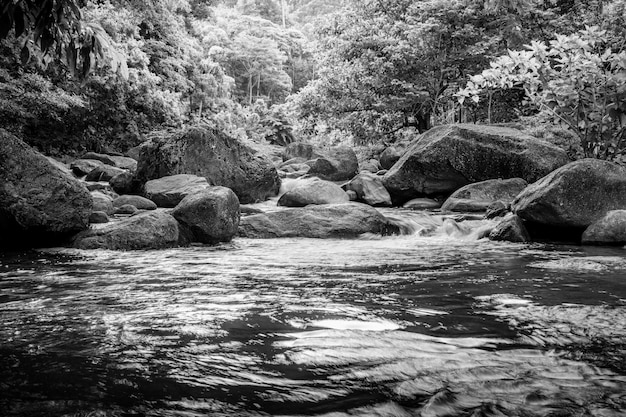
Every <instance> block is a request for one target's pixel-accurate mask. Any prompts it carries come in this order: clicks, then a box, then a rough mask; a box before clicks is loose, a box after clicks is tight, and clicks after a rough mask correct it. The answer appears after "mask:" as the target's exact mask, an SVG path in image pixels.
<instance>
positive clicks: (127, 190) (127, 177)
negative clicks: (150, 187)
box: [109, 171, 142, 194]
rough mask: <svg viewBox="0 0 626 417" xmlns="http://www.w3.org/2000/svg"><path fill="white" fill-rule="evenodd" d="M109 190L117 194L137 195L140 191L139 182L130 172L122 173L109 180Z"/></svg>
mask: <svg viewBox="0 0 626 417" xmlns="http://www.w3.org/2000/svg"><path fill="white" fill-rule="evenodd" d="M109 184H110V185H111V188H112V189H113V190H114V191H115V192H116V193H118V194H138V193H139V192H140V191H141V185H142V184H141V181H139V180H138V179H137V177H136V176H135V174H134V173H132V172H128V171H125V172H122V173H120V174H117V175H116V176H114V177H113V178H111V179H110V180H109Z"/></svg>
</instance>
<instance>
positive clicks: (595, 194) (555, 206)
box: [512, 159, 626, 232]
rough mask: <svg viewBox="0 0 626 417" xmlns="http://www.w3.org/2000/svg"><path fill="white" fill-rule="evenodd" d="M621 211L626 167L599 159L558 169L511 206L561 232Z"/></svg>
mask: <svg viewBox="0 0 626 417" xmlns="http://www.w3.org/2000/svg"><path fill="white" fill-rule="evenodd" d="M619 209H626V168H624V167H622V166H620V165H617V164H615V163H613V162H608V161H602V160H598V159H582V160H580V161H576V162H572V163H570V164H568V165H565V166H563V167H561V168H559V169H557V170H556V171H554V172H552V173H550V174H549V175H547V176H545V177H544V178H542V179H540V180H539V181H537V182H535V183H534V184H531V185H529V186H528V187H527V188H526V189H524V191H522V192H521V193H520V194H519V195H518V196H517V198H516V199H515V201H514V202H513V204H512V210H513V212H515V213H516V214H517V215H518V216H520V217H521V218H522V219H523V220H524V221H526V222H529V223H534V224H537V225H541V226H551V227H558V228H562V229H585V228H587V227H588V226H589V225H591V224H592V223H593V222H595V221H597V220H599V219H600V218H602V217H603V216H604V215H605V214H606V213H608V212H609V211H611V210H619ZM580 231H581V232H582V230H580Z"/></svg>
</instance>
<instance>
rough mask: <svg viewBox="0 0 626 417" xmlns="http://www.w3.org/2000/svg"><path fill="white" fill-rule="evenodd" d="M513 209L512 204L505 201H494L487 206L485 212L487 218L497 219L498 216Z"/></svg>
mask: <svg viewBox="0 0 626 417" xmlns="http://www.w3.org/2000/svg"><path fill="white" fill-rule="evenodd" d="M510 209H511V205H510V204H506V203H505V202H503V201H494V202H493V203H491V204H489V205H488V206H487V212H486V213H485V218H486V219H495V218H496V217H502V216H504V215H506V214H507V213H508V212H509V210H510Z"/></svg>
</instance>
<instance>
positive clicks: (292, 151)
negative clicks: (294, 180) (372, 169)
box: [283, 142, 359, 181]
mask: <svg viewBox="0 0 626 417" xmlns="http://www.w3.org/2000/svg"><path fill="white" fill-rule="evenodd" d="M293 158H302V159H304V160H305V161H306V164H307V165H308V166H309V167H310V168H311V169H310V170H309V174H311V175H315V176H317V177H319V178H321V179H323V180H328V181H345V180H349V179H351V178H352V177H354V176H355V175H356V173H357V172H358V170H359V161H358V159H357V157H356V154H355V153H354V150H353V149H352V148H350V147H347V146H337V147H333V148H328V149H321V148H316V147H314V146H313V145H311V144H308V143H302V142H294V143H291V144H289V146H287V147H286V148H285V150H284V151H283V160H285V161H288V160H290V159H293Z"/></svg>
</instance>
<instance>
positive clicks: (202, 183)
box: [144, 174, 211, 207]
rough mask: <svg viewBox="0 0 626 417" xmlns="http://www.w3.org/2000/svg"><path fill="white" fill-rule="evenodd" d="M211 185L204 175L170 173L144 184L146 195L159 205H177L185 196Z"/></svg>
mask: <svg viewBox="0 0 626 417" xmlns="http://www.w3.org/2000/svg"><path fill="white" fill-rule="evenodd" d="M209 187H211V185H210V184H209V182H208V181H207V180H206V178H204V177H199V176H197V175H191V174H177V175H168V176H167V177H162V178H158V179H156V180H150V181H148V182H146V183H145V185H144V195H145V196H146V197H147V198H149V199H150V200H152V201H154V202H155V203H156V205H157V206H159V207H176V205H177V204H178V203H180V202H181V201H183V199H184V198H185V197H187V196H188V195H191V194H196V193H199V192H200V191H202V190H206V189H207V188H209Z"/></svg>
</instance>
